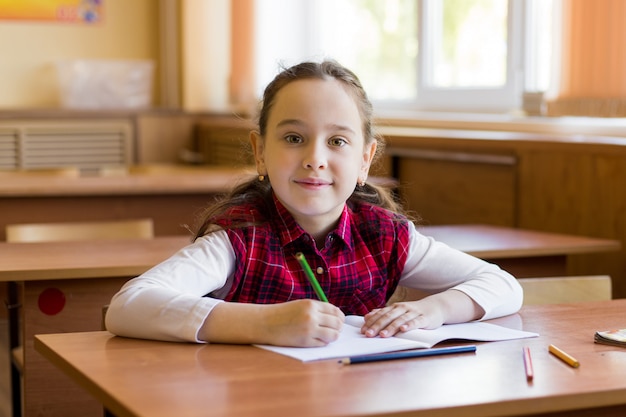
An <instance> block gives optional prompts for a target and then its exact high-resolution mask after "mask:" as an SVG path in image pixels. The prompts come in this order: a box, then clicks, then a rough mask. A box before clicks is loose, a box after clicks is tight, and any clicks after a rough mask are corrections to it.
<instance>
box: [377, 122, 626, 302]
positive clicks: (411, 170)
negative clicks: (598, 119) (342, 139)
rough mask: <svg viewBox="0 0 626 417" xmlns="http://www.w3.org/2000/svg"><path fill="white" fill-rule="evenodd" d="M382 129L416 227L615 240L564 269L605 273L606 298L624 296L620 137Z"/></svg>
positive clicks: (625, 216) (625, 155)
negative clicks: (418, 222)
mask: <svg viewBox="0 0 626 417" xmlns="http://www.w3.org/2000/svg"><path fill="white" fill-rule="evenodd" d="M381 133H382V134H383V136H384V137H385V138H386V140H387V142H388V144H387V152H388V153H389V154H390V155H391V156H392V158H393V159H394V163H393V164H392V166H393V167H394V168H393V172H392V174H393V175H394V176H396V178H397V180H398V181H399V183H400V184H401V187H400V190H401V195H402V197H403V198H404V199H405V201H406V204H407V206H408V207H409V208H410V209H411V210H415V211H416V212H417V213H418V214H419V215H421V217H422V223H423V224H432V225H437V224H458V223H486V224H494V225H503V226H512V227H519V228H523V229H531V230H540V231H546V232H555V233H566V234H573V235H582V236H590V237H599V238H610V239H617V240H620V241H621V242H622V249H621V251H620V252H611V253H602V254H600V253H599V254H593V255H576V256H574V257H571V260H570V261H569V264H568V272H569V274H570V275H598V274H608V275H611V277H612V279H613V296H614V298H626V245H625V244H624V242H626V186H625V185H626V139H623V138H610V137H581V136H555V135H545V134H524V133H513V132H496V131H464V130H443V129H441V130H439V129H420V128H386V129H381ZM507 161H508V162H507Z"/></svg>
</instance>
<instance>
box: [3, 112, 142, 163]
mask: <svg viewBox="0 0 626 417" xmlns="http://www.w3.org/2000/svg"><path fill="white" fill-rule="evenodd" d="M132 132H133V130H132V125H131V123H130V122H126V121H121V122H117V121H116V122H110V121H106V122H102V121H95V122H86V121H80V122H63V123H37V122H31V123H22V122H18V123H9V124H5V123H3V124H2V125H0V169H42V168H59V167H77V168H79V169H80V170H81V171H91V170H98V169H100V168H103V167H111V166H125V165H129V164H131V163H132V161H133V155H132V153H133V152H132V151H133V146H132V142H133V134H132Z"/></svg>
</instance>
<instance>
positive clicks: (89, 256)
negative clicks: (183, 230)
mask: <svg viewBox="0 0 626 417" xmlns="http://www.w3.org/2000/svg"><path fill="white" fill-rule="evenodd" d="M189 243H191V236H157V237H155V238H153V239H123V240H92V241H87V242H76V241H68V242H36V243H7V242H0V254H2V256H0V282H2V281H36V280H48V279H73V278H101V277H125V276H136V275H139V274H141V273H143V272H145V271H147V270H148V269H150V268H151V267H153V266H155V265H156V264H158V263H160V262H162V261H164V260H165V259H167V258H168V257H170V256H171V255H173V254H174V253H175V252H176V251H178V250H179V249H182V248H183V247H185V246H186V245H188V244H189Z"/></svg>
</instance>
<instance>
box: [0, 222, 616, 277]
mask: <svg viewBox="0 0 626 417" xmlns="http://www.w3.org/2000/svg"><path fill="white" fill-rule="evenodd" d="M419 230H420V231H421V232H422V233H423V234H425V235H427V236H433V237H435V238H436V239H437V240H440V241H442V242H445V243H447V244H449V245H450V246H452V247H455V248H457V249H460V250H463V251H465V252H467V253H469V254H471V255H474V256H477V257H480V258H484V259H496V258H515V257H528V256H544V255H569V254H576V253H590V252H598V251H610V250H617V249H619V246H620V243H619V241H615V240H608V239H595V238H587V237H582V236H568V235H559V234H552V233H542V232H535V231H527V230H520V229H509V228H501V227H496V226H486V225H452V226H424V227H420V228H419ZM189 243H191V236H190V235H189V236H183V235H181V236H157V237H155V238H154V239H146V240H140V239H130V240H101V241H89V242H42V243H7V242H0V254H2V256H0V282H1V281H32V280H47V279H73V278H99V277H120V276H136V275H139V274H141V273H143V272H144V271H146V270H148V269H149V268H151V267H152V266H154V265H156V264H158V263H160V262H161V261H163V260H165V259H167V258H168V257H169V256H171V255H173V254H174V253H175V252H176V251H178V250H179V249H181V248H183V247H184V246H186V245H188V244H189ZM35 260H36V261H35Z"/></svg>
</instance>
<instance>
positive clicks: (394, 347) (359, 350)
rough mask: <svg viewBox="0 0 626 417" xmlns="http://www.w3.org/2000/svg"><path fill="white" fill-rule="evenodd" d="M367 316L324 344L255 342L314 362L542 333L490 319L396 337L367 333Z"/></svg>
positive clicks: (349, 318) (350, 319) (349, 323)
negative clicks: (364, 328) (297, 345)
mask: <svg viewBox="0 0 626 417" xmlns="http://www.w3.org/2000/svg"><path fill="white" fill-rule="evenodd" d="M362 325H363V317H360V316H347V317H346V323H345V325H344V326H343V330H342V332H341V335H340V336H339V339H337V340H336V341H334V342H332V343H330V344H328V345H326V346H324V347H313V348H293V347H282V346H269V345H255V346H257V347H260V348H262V349H267V350H270V351H272V352H276V353H280V354H281V355H286V356H290V357H292V358H296V359H300V360H301V361H303V362H310V361H315V360H322V359H333V358H346V357H349V356H358V355H367V354H371V353H383V352H395V351H398V350H407V349H419V348H431V347H433V346H434V345H436V344H437V343H439V342H443V341H444V340H453V339H461V340H473V341H479V342H495V341H499V340H512V339H523V338H528V337H536V336H539V335H538V334H537V333H532V332H526V331H522V330H515V329H510V328H508V327H503V326H498V325H495V324H490V323H483V322H471V323H461V324H447V325H444V326H441V327H439V328H438V329H434V330H423V329H417V330H411V331H410V332H406V333H400V334H397V335H396V336H394V337H388V338H381V337H373V338H369V337H365V336H363V335H362V334H361V330H360V329H361V326H362Z"/></svg>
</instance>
